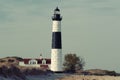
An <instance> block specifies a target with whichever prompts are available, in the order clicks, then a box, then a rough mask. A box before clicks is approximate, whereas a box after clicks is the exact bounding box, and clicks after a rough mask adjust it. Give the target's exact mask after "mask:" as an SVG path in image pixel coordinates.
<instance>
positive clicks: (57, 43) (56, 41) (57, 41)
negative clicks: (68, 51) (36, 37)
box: [52, 32, 62, 49]
mask: <svg viewBox="0 0 120 80" xmlns="http://www.w3.org/2000/svg"><path fill="white" fill-rule="evenodd" d="M61 48H62V45H61V32H52V49H61Z"/></svg>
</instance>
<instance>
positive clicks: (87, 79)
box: [58, 75, 120, 80]
mask: <svg viewBox="0 0 120 80" xmlns="http://www.w3.org/2000/svg"><path fill="white" fill-rule="evenodd" d="M58 80H120V77H115V76H83V75H71V76H66V77H64V78H60V79H58Z"/></svg>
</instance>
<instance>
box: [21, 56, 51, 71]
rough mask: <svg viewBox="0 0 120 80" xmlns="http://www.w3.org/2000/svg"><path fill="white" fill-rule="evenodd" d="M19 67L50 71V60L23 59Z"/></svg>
mask: <svg viewBox="0 0 120 80" xmlns="http://www.w3.org/2000/svg"><path fill="white" fill-rule="evenodd" d="M19 65H20V66H26V67H40V68H43V69H50V65H51V59H46V58H42V59H30V58H27V59H26V58H25V59H23V60H22V61H20V62H19Z"/></svg>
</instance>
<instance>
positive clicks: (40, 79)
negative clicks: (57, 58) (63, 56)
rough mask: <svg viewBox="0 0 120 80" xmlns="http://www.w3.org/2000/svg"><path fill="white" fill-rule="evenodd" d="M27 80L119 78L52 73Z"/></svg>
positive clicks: (118, 79)
mask: <svg viewBox="0 0 120 80" xmlns="http://www.w3.org/2000/svg"><path fill="white" fill-rule="evenodd" d="M0 80H15V79H11V78H3V77H0ZM20 80H21V79H20ZM27 80H120V77H115V76H83V75H66V74H54V75H39V76H27Z"/></svg>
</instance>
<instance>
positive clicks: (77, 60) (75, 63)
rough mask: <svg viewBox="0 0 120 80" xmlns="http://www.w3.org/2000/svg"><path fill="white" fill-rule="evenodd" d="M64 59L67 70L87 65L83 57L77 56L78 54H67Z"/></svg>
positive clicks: (73, 70) (75, 69)
mask: <svg viewBox="0 0 120 80" xmlns="http://www.w3.org/2000/svg"><path fill="white" fill-rule="evenodd" d="M64 59H65V61H64V63H63V66H64V71H65V72H75V71H77V70H82V69H83V67H84V65H85V62H84V60H83V58H81V57H78V56H76V54H66V55H65V57H64Z"/></svg>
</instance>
